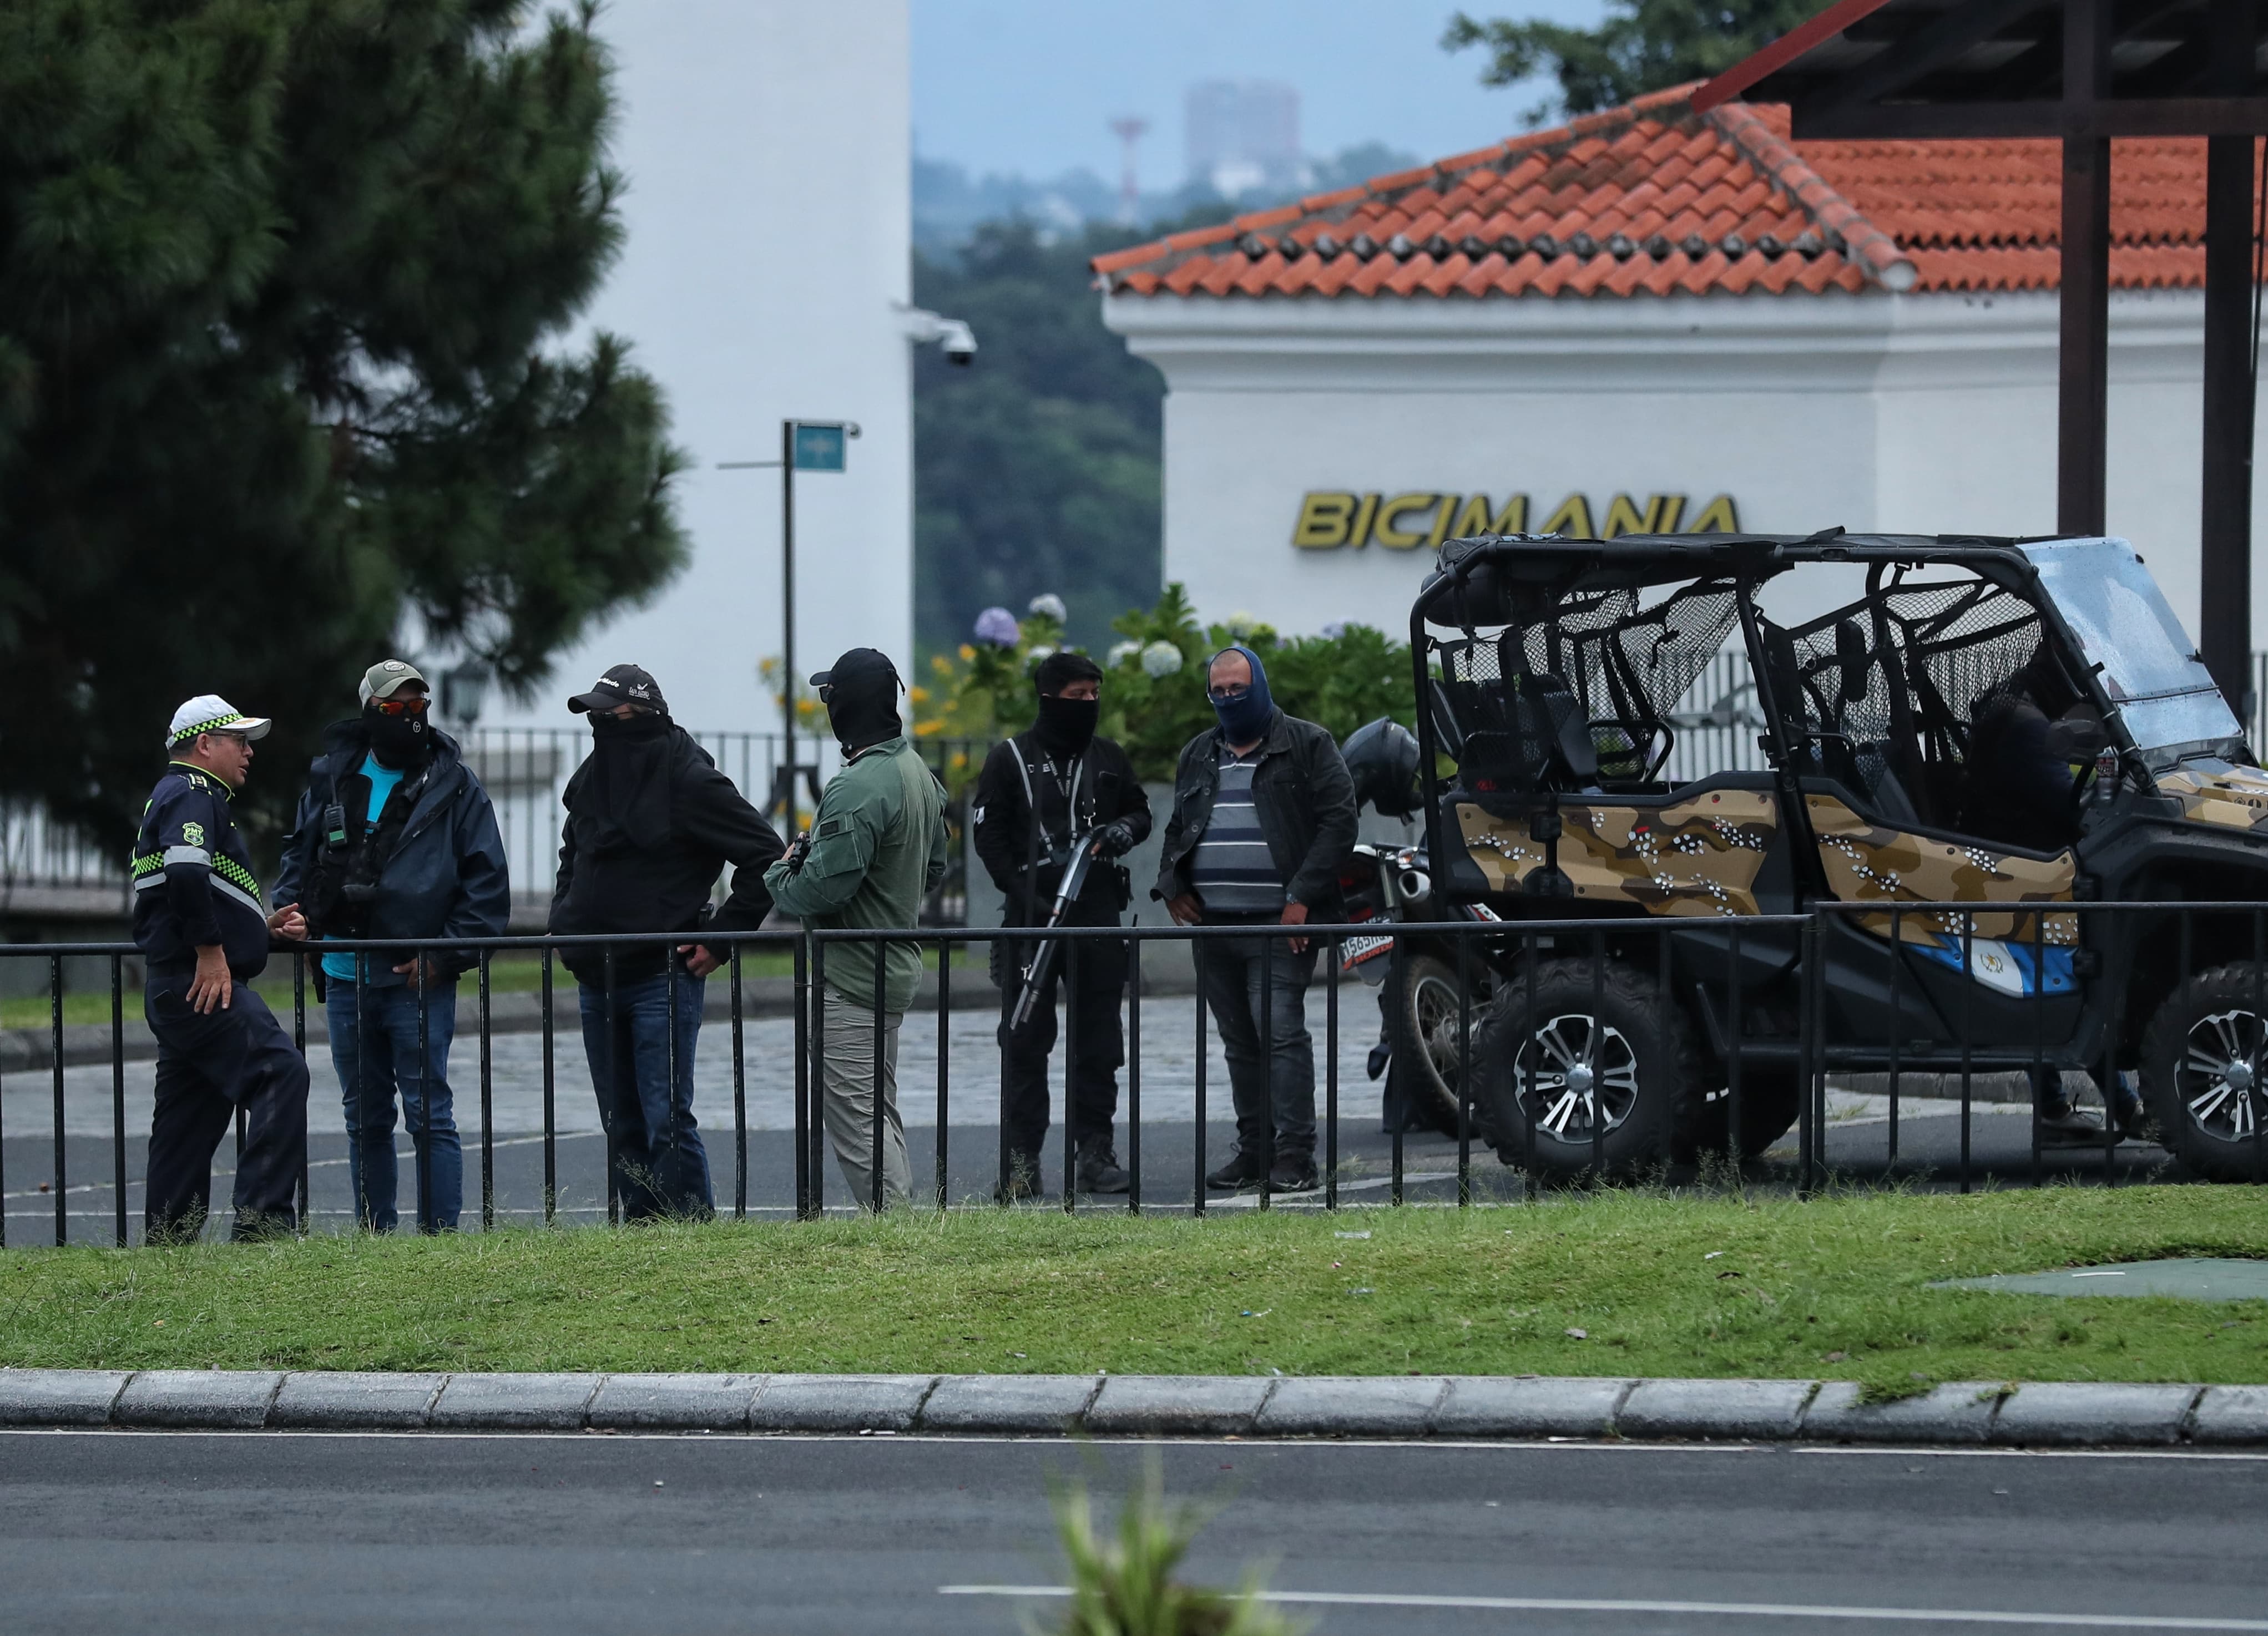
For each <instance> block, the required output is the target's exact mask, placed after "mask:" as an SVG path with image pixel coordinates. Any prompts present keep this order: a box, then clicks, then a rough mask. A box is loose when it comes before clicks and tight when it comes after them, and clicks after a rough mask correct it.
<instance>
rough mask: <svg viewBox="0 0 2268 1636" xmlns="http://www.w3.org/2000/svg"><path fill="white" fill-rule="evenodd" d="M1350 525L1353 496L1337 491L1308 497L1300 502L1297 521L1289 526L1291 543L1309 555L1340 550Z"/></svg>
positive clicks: (1352, 517) (1351, 521)
mask: <svg viewBox="0 0 2268 1636" xmlns="http://www.w3.org/2000/svg"><path fill="white" fill-rule="evenodd" d="M1353 525H1354V496H1353V495H1351V494H1346V493H1343V492H1339V491H1337V490H1322V491H1318V492H1314V493H1310V494H1309V495H1307V496H1306V497H1305V498H1303V499H1302V500H1301V501H1300V520H1299V521H1298V522H1297V523H1295V524H1293V525H1292V544H1293V545H1295V546H1298V547H1300V548H1302V549H1303V550H1309V551H1315V550H1322V549H1323V548H1325V547H1331V546H1343V545H1344V544H1346V543H1347V535H1348V533H1349V532H1350V531H1351V528H1352V527H1353Z"/></svg>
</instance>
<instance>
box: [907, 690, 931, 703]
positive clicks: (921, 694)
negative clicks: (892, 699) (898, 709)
mask: <svg viewBox="0 0 2268 1636" xmlns="http://www.w3.org/2000/svg"><path fill="white" fill-rule="evenodd" d="M906 697H907V698H909V699H910V700H912V701H914V702H915V703H916V704H927V703H928V702H929V689H928V688H926V687H909V688H907V689H906Z"/></svg>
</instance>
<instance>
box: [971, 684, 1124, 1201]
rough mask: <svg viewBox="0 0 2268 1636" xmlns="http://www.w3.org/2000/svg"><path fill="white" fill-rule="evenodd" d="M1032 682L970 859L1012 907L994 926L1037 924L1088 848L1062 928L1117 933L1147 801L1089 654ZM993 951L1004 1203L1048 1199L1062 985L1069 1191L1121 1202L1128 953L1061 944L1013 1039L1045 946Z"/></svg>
mask: <svg viewBox="0 0 2268 1636" xmlns="http://www.w3.org/2000/svg"><path fill="white" fill-rule="evenodd" d="M1032 685H1033V686H1034V687H1035V688H1036V689H1037V690H1038V693H1039V706H1038V711H1039V718H1038V720H1037V721H1035V722H1034V723H1033V724H1032V726H1031V728H1030V730H1028V731H1026V732H1021V733H1019V734H1017V735H1016V736H1015V737H1013V738H1011V739H1009V740H1007V741H1006V742H1005V743H1003V744H998V745H993V746H992V753H991V754H990V756H988V757H986V758H985V761H984V771H983V774H982V776H980V777H979V778H978V780H977V781H976V804H975V808H974V811H973V813H972V818H973V820H974V826H975V830H976V855H977V857H978V858H980V859H982V860H983V864H984V868H985V870H986V871H987V872H988V873H989V874H990V876H991V877H992V881H993V884H995V885H997V886H998V887H999V889H1000V891H1001V895H1002V897H1003V898H1004V899H1005V900H1006V901H1005V908H1004V913H1003V916H1002V921H1001V923H1002V924H1003V925H1005V926H1038V925H1042V924H1044V923H1045V922H1046V921H1047V919H1048V916H1049V912H1050V910H1051V909H1052V907H1053V905H1054V900H1055V898H1056V896H1057V889H1058V888H1059V887H1060V886H1061V885H1062V884H1063V876H1064V866H1065V865H1066V863H1068V862H1069V861H1070V858H1071V845H1072V843H1073V841H1075V840H1079V841H1083V842H1086V843H1087V844H1091V845H1093V846H1094V847H1096V848H1097V851H1098V857H1097V860H1096V862H1095V864H1094V866H1093V867H1092V868H1091V869H1089V871H1088V874H1087V877H1086V886H1085V889H1084V890H1083V891H1081V892H1080V893H1079V897H1078V899H1076V900H1075V901H1074V902H1072V903H1071V905H1070V906H1068V907H1067V908H1066V909H1065V911H1064V918H1063V921H1062V924H1064V925H1065V926H1116V925H1117V924H1118V913H1119V911H1120V910H1122V909H1123V908H1124V907H1125V906H1126V903H1127V899H1128V897H1129V895H1130V893H1129V890H1128V881H1127V877H1126V870H1125V868H1124V866H1123V865H1122V864H1119V863H1117V862H1112V860H1115V859H1117V858H1120V857H1123V855H1125V854H1127V853H1128V852H1130V851H1131V850H1132V849H1133V848H1134V847H1138V846H1140V845H1141V844H1142V842H1143V841H1144V840H1145V839H1147V838H1148V836H1149V833H1150V798H1149V796H1146V795H1145V794H1144V793H1143V791H1142V784H1141V781H1140V780H1138V779H1137V778H1136V777H1135V776H1134V766H1133V763H1132V762H1130V761H1129V760H1128V759H1126V752H1125V751H1123V750H1122V749H1120V748H1119V747H1118V745H1116V743H1114V742H1113V741H1112V740H1110V739H1108V738H1102V737H1097V736H1096V734H1095V730H1094V729H1095V723H1096V722H1097V721H1098V720H1099V719H1100V716H1101V710H1102V671H1101V667H1100V666H1099V665H1097V664H1095V662H1094V660H1092V659H1090V658H1088V657H1086V655H1085V654H1083V653H1069V652H1065V651H1062V650H1060V649H1059V650H1057V652H1054V653H1051V654H1049V655H1048V656H1047V657H1045V658H1043V659H1042V660H1041V661H1040V662H1039V664H1038V665H1036V666H1035V668H1034V670H1033V672H1032ZM992 947H993V948H994V949H995V950H998V951H999V953H998V957H996V958H995V960H994V961H993V977H994V979H995V980H996V981H998V983H999V985H1000V1030H1001V1033H1000V1043H1001V1045H1002V1047H1003V1049H1004V1050H1005V1053H1006V1065H1007V1067H1006V1071H1007V1084H1006V1087H1005V1094H1004V1096H1003V1097H1002V1105H1001V1114H1000V1117H1001V1119H1002V1122H1003V1123H1004V1124H1005V1126H1006V1133H1007V1150H1008V1174H1007V1176H1006V1177H1005V1178H1004V1179H1003V1180H1002V1183H1001V1192H1002V1195H1003V1198H1004V1199H1030V1198H1036V1197H1038V1196H1039V1195H1040V1194H1041V1193H1042V1192H1043V1191H1044V1189H1043V1187H1042V1184H1041V1178H1042V1177H1043V1176H1044V1175H1045V1174H1046V1166H1045V1164H1044V1163H1043V1160H1042V1150H1043V1148H1044V1145H1045V1142H1046V1139H1047V1133H1048V1056H1049V1053H1050V1052H1052V1051H1053V1050H1054V1049H1055V1043H1056V993H1057V987H1058V985H1064V993H1065V995H1066V1003H1068V1004H1069V1005H1070V1006H1071V1009H1072V1014H1073V1023H1074V1034H1075V1036H1076V1037H1075V1039H1074V1041H1073V1045H1074V1052H1075V1054H1074V1055H1073V1058H1072V1060H1071V1064H1070V1066H1069V1067H1068V1068H1067V1069H1066V1071H1065V1076H1064V1077H1065V1094H1064V1104H1065V1106H1064V1122H1065V1123H1066V1124H1067V1125H1068V1126H1070V1127H1071V1144H1072V1148H1073V1150H1074V1152H1075V1153H1076V1155H1077V1160H1076V1165H1075V1173H1074V1177H1073V1182H1072V1185H1074V1186H1076V1187H1077V1188H1078V1190H1079V1192H1093V1193H1123V1192H1125V1191H1126V1190H1127V1186H1128V1177H1127V1175H1126V1172H1125V1171H1124V1170H1122V1169H1120V1168H1119V1164H1118V1154H1117V1148H1116V1139H1115V1136H1114V1133H1113V1130H1112V1126H1113V1123H1114V1121H1116V1119H1117V1117H1118V1069H1119V1067H1120V1065H1121V1064H1123V1062H1124V1061H1125V1060H1126V1041H1125V1036H1124V1034H1123V1031H1121V1029H1120V1027H1119V1020H1118V1002H1119V1000H1120V998H1121V997H1122V996H1123V994H1125V992H1126V966H1127V961H1126V946H1125V945H1124V944H1123V943H1109V942H1104V941H1101V940H1097V941H1094V942H1081V943H1079V944H1078V945H1077V948H1078V950H1079V952H1078V954H1077V956H1076V957H1073V956H1072V955H1071V948H1072V945H1071V943H1058V944H1057V945H1056V949H1055V954H1054V956H1053V957H1052V959H1051V961H1050V963H1049V969H1048V971H1047V972H1046V979H1047V980H1046V982H1045V985H1044V989H1043V992H1042V994H1041V995H1040V998H1039V1001H1038V1004H1037V1005H1036V1006H1035V1009H1033V1011H1032V1012H1031V1015H1030V1016H1028V1017H1027V1019H1026V1021H1025V1023H1024V1026H1023V1027H1022V1028H1020V1029H1017V1028H1012V1027H1011V1026H1010V1018H1011V1016H1012V1015H1013V1012H1014V1011H1015V1009H1016V1004H1017V1001H1018V999H1019V998H1020V995H1021V994H1022V991H1023V987H1024V976H1023V973H1024V968H1026V967H1027V966H1028V965H1030V963H1031V961H1032V959H1033V957H1035V955H1036V954H1037V953H1038V951H1039V946H1038V945H1037V944H1035V943H994V944H993V945H992ZM1073 965H1076V966H1077V968H1078V969H1077V971H1076V972H1073V971H1072V969H1071V968H1072V966H1073Z"/></svg>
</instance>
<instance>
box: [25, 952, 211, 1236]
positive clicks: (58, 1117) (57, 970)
mask: <svg viewBox="0 0 2268 1636" xmlns="http://www.w3.org/2000/svg"><path fill="white" fill-rule="evenodd" d="M48 1017H49V1035H48V1063H49V1066H50V1067H53V1069H54V1070H55V1155H54V1158H55V1244H56V1245H57V1246H58V1247H60V1246H62V1245H63V1244H67V1243H69V1242H70V1209H69V1207H68V1206H67V1205H66V1204H65V1202H64V1192H65V1189H64V1185H63V1184H64V1174H63V956H61V955H59V954H58V955H53V956H50V957H49V958H48ZM237 1129H238V1137H237V1153H238V1155H239V1157H240V1156H241V1155H242V1154H243V1152H244V1139H243V1134H242V1132H243V1126H242V1125H240V1124H239V1126H238V1127H237ZM4 1208H5V1206H4V1205H0V1209H4Z"/></svg>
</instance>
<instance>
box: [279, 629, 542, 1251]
mask: <svg viewBox="0 0 2268 1636" xmlns="http://www.w3.org/2000/svg"><path fill="white" fill-rule="evenodd" d="M357 693H358V694H359V696H360V699H361V701H362V710H361V712H360V714H358V715H354V716H351V717H350V718H348V719H347V720H346V721H343V722H337V723H333V724H332V725H331V727H330V728H329V730H328V731H327V732H326V733H325V734H324V737H323V751H322V753H321V754H320V755H319V756H317V757H316V758H315V759H314V762H313V765H312V766H311V767H309V768H308V771H307V787H306V791H305V793H303V794H302V795H301V796H300V797H299V814H298V823H297V824H296V825H294V826H293V829H292V832H291V835H290V836H289V837H288V838H287V839H286V840H284V869H283V874H282V876H281V877H280V878H279V879H278V880H277V882H276V899H277V901H278V902H281V903H285V904H290V903H295V902H296V903H298V905H299V906H300V909H301V912H302V913H304V914H305V916H306V921H307V929H308V935H310V936H313V937H317V938H326V939H341V938H345V939H353V938H365V937H366V938H387V937H431V938H435V939H437V940H438V939H443V938H460V937H500V936H502V935H504V926H505V922H506V921H508V920H509V919H510V918H511V914H512V887H511V884H510V882H509V881H508V880H507V879H506V877H505V869H504V839H503V837H502V836H501V835H500V834H498V833H497V820H496V811H495V809H494V808H493V807H492V806H491V805H490V802H489V792H488V791H487V790H486V789H482V786H481V781H480V780H479V779H478V778H477V777H475V775H474V773H473V770H472V769H471V768H470V767H467V766H466V765H465V761H464V758H463V756H462V755H461V754H460V753H459V752H458V748H457V745H456V741H455V740H453V739H452V738H451V737H449V736H448V735H447V734H446V733H444V732H442V731H441V730H439V729H438V728H437V727H435V726H434V725H433V723H432V722H431V719H430V716H429V714H428V712H429V707H430V705H431V699H430V696H429V694H428V693H427V689H426V686H425V679H424V678H423V676H421V675H419V674H418V672H417V670H416V666H414V665H412V664H409V662H408V661H407V660H403V659H387V660H383V661H381V662H380V663H379V664H373V665H372V666H371V667H370V669H369V670H367V671H365V672H364V673H363V679H362V686H360V687H359V688H358V689H357ZM476 958H477V957H476V956H475V955H472V954H469V953H466V952H463V951H461V950H449V949H436V950H433V952H431V954H429V955H427V956H425V957H424V958H423V960H422V961H421V960H418V959H416V958H410V957H404V956H403V955H402V954H401V952H400V951H398V950H394V951H387V952H383V953H367V954H354V953H344V952H338V951H334V952H331V953H328V954H325V955H324V956H323V957H321V958H320V960H319V961H317V962H316V963H315V991H316V993H317V994H318V995H320V997H321V998H322V1000H323V1001H324V1004H325V1006H326V1007H327V1009H328V1012H329V1021H330V1035H331V1061H332V1063H333V1065H334V1066H335V1067H336V1068H337V1070H338V1077H339V1085H340V1088H341V1096H342V1099H343V1100H344V1102H345V1104H346V1110H345V1111H346V1126H347V1179H348V1183H349V1185H350V1187H351V1188H352V1190H353V1195H354V1200H355V1216H356V1220H357V1221H358V1222H359V1223H360V1224H361V1225H362V1226H363V1227H365V1229H370V1230H372V1231H374V1232H380V1233H390V1232H392V1231H393V1230H394V1227H395V1225H396V1224H397V1221H398V1211H397V1208H396V1204H395V1198H396V1185H395V1161H394V1104H395V1100H396V1098H397V1097H399V1099H400V1102H401V1118H402V1122H403V1123H404V1124H406V1125H408V1126H409V1140H410V1143H411V1145H412V1147H413V1148H414V1149H415V1152H416V1162H417V1163H416V1176H417V1226H418V1229H419V1230H420V1231H422V1232H429V1233H432V1232H446V1231H449V1230H452V1229H454V1228H455V1227H456V1225H457V1215H458V1212H459V1210H460V1207H462V1204H463V1199H464V1170H465V1167H464V1156H463V1151H462V1148H461V1146H460V1143H459V1141H458V1139H457V1119H456V1111H455V1108H454V1104H453V1099H452V1097H451V1095H450V1090H449V1043H450V1040H451V1039H452V1038H453V1037H454V1035H455V1033H456V1023H457V979H458V978H459V977H460V975H462V974H463V972H465V970H466V969H467V968H468V967H469V966H471V965H474V964H475V960H476ZM421 1017H422V1019H423V1020H422V1023H421ZM421 1026H422V1028H423V1040H424V1052H423V1055H422V1056H421V1055H420V1054H419V1049H418V1045H419V1031H420V1028H421Z"/></svg>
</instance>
